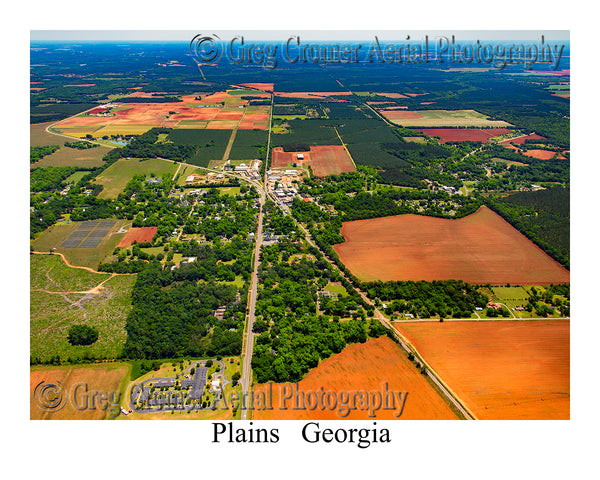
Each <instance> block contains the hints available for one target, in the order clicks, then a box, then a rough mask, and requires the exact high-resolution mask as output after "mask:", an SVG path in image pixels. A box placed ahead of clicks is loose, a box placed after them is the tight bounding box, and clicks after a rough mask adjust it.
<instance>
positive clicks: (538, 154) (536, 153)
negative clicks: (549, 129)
mask: <svg viewBox="0 0 600 480" xmlns="http://www.w3.org/2000/svg"><path fill="white" fill-rule="evenodd" d="M556 154H557V152H553V151H551V150H541V149H540V150H527V151H526V152H523V155H525V156H526V157H533V158H537V159H538V160H550V159H552V158H554V155H556ZM556 158H558V159H559V160H564V159H565V157H564V156H562V155H561V154H560V153H559V154H558V156H557V157H556Z"/></svg>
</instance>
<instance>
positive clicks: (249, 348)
mask: <svg viewBox="0 0 600 480" xmlns="http://www.w3.org/2000/svg"><path fill="white" fill-rule="evenodd" d="M272 115H273V95H271V114H270V116H269V137H268V140H267V156H266V158H265V176H264V178H263V184H262V185H261V184H260V183H259V182H257V181H256V180H254V181H251V182H250V183H252V184H253V185H254V186H255V187H256V188H257V191H258V193H259V195H260V200H259V202H260V209H259V211H258V227H257V229H256V237H255V240H256V245H255V248H254V271H253V272H252V284H251V286H250V301H249V302H248V322H247V324H246V341H245V346H246V351H245V352H244V353H245V355H244V365H243V367H242V378H241V384H242V398H248V394H249V392H250V378H251V376H252V353H253V351H254V333H253V332H252V327H253V326H254V318H255V310H256V297H257V295H258V265H259V263H260V248H261V246H262V241H263V218H264V213H263V206H264V204H265V200H266V197H267V195H266V187H265V185H266V178H267V174H266V171H267V166H268V162H269V151H270V147H271V121H272ZM247 415H248V410H247V409H245V408H244V409H242V411H241V419H242V420H246V419H247Z"/></svg>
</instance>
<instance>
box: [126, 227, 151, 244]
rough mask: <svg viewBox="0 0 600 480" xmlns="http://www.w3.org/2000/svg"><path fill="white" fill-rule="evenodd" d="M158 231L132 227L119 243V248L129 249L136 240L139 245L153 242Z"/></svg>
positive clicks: (149, 228)
mask: <svg viewBox="0 0 600 480" xmlns="http://www.w3.org/2000/svg"><path fill="white" fill-rule="evenodd" d="M157 230H158V228H157V227H132V228H130V229H129V231H128V232H127V233H126V234H125V236H124V237H123V240H121V243H119V247H128V246H129V245H131V244H132V243H133V242H134V240H135V241H137V242H138V243H143V242H151V241H152V239H153V238H154V235H156V231H157Z"/></svg>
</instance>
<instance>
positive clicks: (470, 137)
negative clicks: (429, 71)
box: [407, 112, 510, 143]
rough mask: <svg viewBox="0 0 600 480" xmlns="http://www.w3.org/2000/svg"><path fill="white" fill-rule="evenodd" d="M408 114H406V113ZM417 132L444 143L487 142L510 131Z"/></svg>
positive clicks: (432, 129) (458, 130)
mask: <svg viewBox="0 0 600 480" xmlns="http://www.w3.org/2000/svg"><path fill="white" fill-rule="evenodd" d="M407 113H408V112H407ZM419 132H421V133H424V134H425V135H427V136H428V137H435V136H438V137H440V140H441V141H442V142H444V143H446V142H467V141H471V142H487V141H488V140H489V139H490V138H492V137H498V136H500V135H505V134H507V133H508V132H510V130H508V129H507V128H489V129H486V130H479V129H470V128H420V129H419Z"/></svg>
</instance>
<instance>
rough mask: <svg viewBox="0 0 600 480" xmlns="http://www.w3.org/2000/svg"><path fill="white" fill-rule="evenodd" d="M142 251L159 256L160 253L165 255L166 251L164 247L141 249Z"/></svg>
mask: <svg viewBox="0 0 600 480" xmlns="http://www.w3.org/2000/svg"><path fill="white" fill-rule="evenodd" d="M140 250H141V251H142V252H145V253H147V254H148V255H158V254H159V253H162V254H165V250H164V248H163V247H147V248H140ZM165 255H166V254H165Z"/></svg>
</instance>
